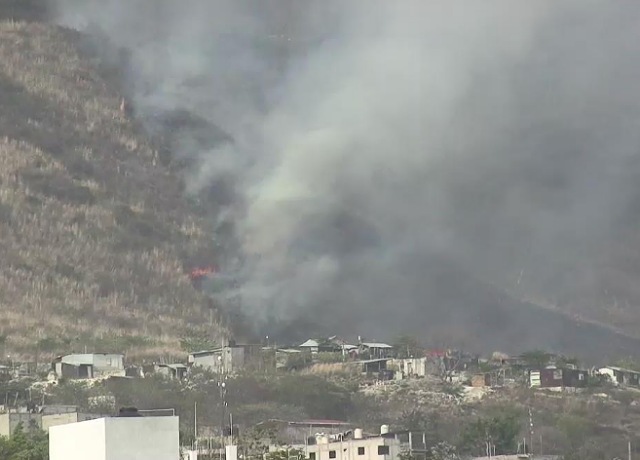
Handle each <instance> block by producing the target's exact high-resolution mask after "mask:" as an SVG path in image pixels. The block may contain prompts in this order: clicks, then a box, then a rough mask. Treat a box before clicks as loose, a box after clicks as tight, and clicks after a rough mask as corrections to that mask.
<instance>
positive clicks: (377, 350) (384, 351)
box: [358, 342, 393, 359]
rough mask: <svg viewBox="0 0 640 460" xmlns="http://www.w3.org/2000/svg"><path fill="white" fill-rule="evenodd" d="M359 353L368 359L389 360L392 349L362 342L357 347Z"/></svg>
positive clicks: (382, 345)
mask: <svg viewBox="0 0 640 460" xmlns="http://www.w3.org/2000/svg"><path fill="white" fill-rule="evenodd" d="M358 349H359V353H360V354H361V355H362V354H364V355H367V356H368V357H369V358H371V359H374V358H391V357H392V355H393V347H392V346H391V345H388V344H386V343H381V342H362V343H360V345H359V346H358Z"/></svg>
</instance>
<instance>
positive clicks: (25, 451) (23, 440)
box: [0, 424, 49, 460]
mask: <svg viewBox="0 0 640 460" xmlns="http://www.w3.org/2000/svg"><path fill="white" fill-rule="evenodd" d="M0 458H2V459H3V460H48V458H49V441H48V436H47V434H46V433H45V432H44V431H41V430H31V431H29V432H28V433H26V432H25V431H24V430H23V427H22V424H19V425H18V426H17V427H16V428H15V430H14V432H13V435H12V436H11V438H5V437H0Z"/></svg>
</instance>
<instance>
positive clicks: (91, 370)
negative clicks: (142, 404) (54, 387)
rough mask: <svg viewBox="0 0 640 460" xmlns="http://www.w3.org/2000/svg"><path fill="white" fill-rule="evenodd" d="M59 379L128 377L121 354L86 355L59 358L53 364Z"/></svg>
mask: <svg viewBox="0 0 640 460" xmlns="http://www.w3.org/2000/svg"><path fill="white" fill-rule="evenodd" d="M52 370H53V372H54V373H55V375H56V377H57V378H68V379H92V378H98V377H109V376H118V377H124V376H125V375H126V371H125V367H124V355H123V354H121V353H85V354H72V355H66V356H59V357H58V358H56V359H55V360H54V362H53V363H52Z"/></svg>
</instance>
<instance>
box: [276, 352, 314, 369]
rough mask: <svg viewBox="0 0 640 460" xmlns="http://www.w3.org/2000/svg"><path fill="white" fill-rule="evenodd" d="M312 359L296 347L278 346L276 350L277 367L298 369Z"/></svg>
mask: <svg viewBox="0 0 640 460" xmlns="http://www.w3.org/2000/svg"><path fill="white" fill-rule="evenodd" d="M310 361H311V356H310V354H309V353H306V352H304V351H302V350H296V349H295V348H278V349H277V350H276V369H290V370H297V369H298V368H299V367H303V366H305V365H306V364H308V363H309V362H310Z"/></svg>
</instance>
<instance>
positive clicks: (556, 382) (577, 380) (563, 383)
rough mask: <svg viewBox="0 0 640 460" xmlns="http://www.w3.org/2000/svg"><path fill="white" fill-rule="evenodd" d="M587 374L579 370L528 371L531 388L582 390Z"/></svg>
mask: <svg viewBox="0 0 640 460" xmlns="http://www.w3.org/2000/svg"><path fill="white" fill-rule="evenodd" d="M588 379H589V372H588V371H585V370H580V369H565V368H548V369H540V370H530V371H529V386H530V387H531V388H584V387H586V386H587V382H588Z"/></svg>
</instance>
